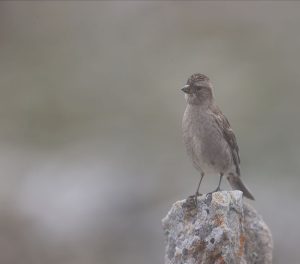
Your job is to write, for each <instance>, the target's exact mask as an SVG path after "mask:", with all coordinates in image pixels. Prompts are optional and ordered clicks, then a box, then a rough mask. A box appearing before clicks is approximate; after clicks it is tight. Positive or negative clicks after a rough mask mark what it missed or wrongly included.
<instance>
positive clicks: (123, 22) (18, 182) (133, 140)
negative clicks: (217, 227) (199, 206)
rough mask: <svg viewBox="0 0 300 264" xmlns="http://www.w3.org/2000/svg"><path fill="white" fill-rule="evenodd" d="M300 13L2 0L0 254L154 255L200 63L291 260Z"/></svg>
mask: <svg viewBox="0 0 300 264" xmlns="http://www.w3.org/2000/svg"><path fill="white" fill-rule="evenodd" d="M299 23H300V3H297V2H258V1H257V2H256V1H251V2H237V1H236V2H215V1H213V2H201V1H199V2H173V3H172V2H158V1H157V2H150V1H147V2H142V1H134V2H129V1H112V2H100V1H99V2H86V1H77V2H69V1H66V2H62V1H54V2H50V1H49V2H42V1H40V2H36V1H33V2H23V1H19V2H1V3H0V165H1V166H0V177H1V184H0V232H1V236H0V263H5V264H6V263H12V264H19V263H24V264H39V263H43V264H67V263H72V264H82V263H89V264H96V263H97V264H99V263H101V264H115V263H123V264H127V263H128V264H135V263H139V264H140V263H144V264H150V263H151V264H152V263H162V262H163V255H164V244H163V234H162V230H161V226H160V219H161V218H162V217H163V216H164V215H165V213H166V212H167V210H168V209H169V207H170V205H171V203H172V202H174V201H175V200H178V199H182V198H185V197H186V196H188V195H190V194H191V193H192V192H194V190H195V187H196V184H197V181H198V178H199V175H198V174H197V172H196V171H195V170H194V169H193V167H192V165H191V163H190V162H189V161H188V159H187V157H186V154H185V149H184V147H183V144H182V139H181V117H182V113H183V111H184V107H185V101H184V98H183V95H182V93H181V92H180V88H181V87H182V86H183V85H184V84H185V81H186V79H187V78H188V76H189V75H190V74H192V73H194V72H202V73H205V74H207V75H208V76H210V78H211V79H212V81H213V83H214V85H215V95H216V99H217V101H218V104H219V105H220V107H221V108H222V110H223V111H224V112H225V114H226V115H227V116H228V118H229V120H230V122H231V124H232V127H233V128H234V130H235V132H236V134H237V139H238V143H239V146H240V149H241V159H242V177H243V178H244V181H245V183H246V184H247V185H248V186H249V187H250V188H251V190H252V191H253V193H254V194H255V197H256V201H255V203H254V204H255V207H256V208H257V209H258V210H259V211H260V212H261V213H262V214H263V215H264V219H265V220H266V222H267V223H268V224H269V225H270V227H271V229H272V232H273V235H274V240H275V251H274V253H275V261H274V263H299V259H300V254H299V250H297V245H298V244H299V240H300V239H299V237H300V231H298V228H297V227H298V219H299V217H300V211H299V210H295V209H296V208H298V200H299V190H298V189H299V175H298V174H299V171H300V163H299V156H300V144H299V128H300V115H299V113H300V107H299V98H300V89H299V87H300V78H299V68H300V34H299ZM217 181H218V180H217V177H206V178H205V180H204V182H203V186H202V191H203V192H205V191H210V190H212V189H213V188H214V187H215V185H216V184H217ZM223 188H229V187H228V185H227V184H225V183H224V184H223ZM283 219H284V220H285V221H283ZM287 226H289V228H286V227H287Z"/></svg>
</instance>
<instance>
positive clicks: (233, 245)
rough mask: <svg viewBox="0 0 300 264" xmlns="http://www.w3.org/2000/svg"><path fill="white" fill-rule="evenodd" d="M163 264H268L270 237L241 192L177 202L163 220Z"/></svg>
mask: <svg viewBox="0 0 300 264" xmlns="http://www.w3.org/2000/svg"><path fill="white" fill-rule="evenodd" d="M162 223H163V229H164V232H165V239H166V253H165V264H183V263H184V264H185V263H186V264H196V263H197V264H199V263H201V264H221V263H222V264H225V263H226V264H227V263H228V264H254V263H255V264H270V263H272V248H273V243H272V236H271V232H270V230H269V228H268V227H267V225H266V224H265V223H264V221H263V219H262V217H261V216H260V215H259V214H258V213H257V212H256V211H255V209H253V207H251V206H250V205H248V204H247V203H245V202H243V198H242V192H240V191H222V192H216V193H213V194H207V195H204V196H202V197H198V200H197V203H196V202H195V200H194V199H193V198H188V199H186V200H182V201H178V202H176V203H174V204H173V206H172V208H171V210H170V211H169V212H168V214H167V216H166V217H165V218H164V219H163V220H162Z"/></svg>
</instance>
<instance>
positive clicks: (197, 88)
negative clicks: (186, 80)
mask: <svg viewBox="0 0 300 264" xmlns="http://www.w3.org/2000/svg"><path fill="white" fill-rule="evenodd" d="M194 87H195V88H196V90H201V89H202V88H203V86H202V85H200V84H195V85H194Z"/></svg>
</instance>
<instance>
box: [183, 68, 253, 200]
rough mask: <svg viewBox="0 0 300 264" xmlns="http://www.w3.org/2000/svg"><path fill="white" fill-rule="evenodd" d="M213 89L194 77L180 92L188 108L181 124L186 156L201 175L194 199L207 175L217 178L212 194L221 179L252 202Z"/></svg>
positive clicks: (199, 76)
mask: <svg viewBox="0 0 300 264" xmlns="http://www.w3.org/2000/svg"><path fill="white" fill-rule="evenodd" d="M212 89H213V87H212V84H211V82H210V80H209V78H208V77H207V76H205V75H204V74H200V73H196V74H193V75H192V76H191V77H190V78H189V79H188V81H187V84H186V85H185V86H184V87H183V88H182V91H183V92H184V93H185V98H186V101H187V107H186V109H185V112H184V116H183V120H182V130H183V139H184V143H185V146H186V149H187V154H188V156H189V157H190V159H191V160H192V162H193V165H194V167H195V168H196V169H197V170H198V171H200V173H201V179H200V181H199V184H198V187H197V191H196V194H195V196H196V197H197V196H198V195H199V188H200V184H201V181H202V179H203V177H204V175H205V174H206V173H214V174H218V175H220V179H219V184H218V187H217V189H216V190H215V191H214V192H217V191H219V190H220V185H221V181H222V177H223V175H226V176H227V179H228V181H229V183H230V185H231V187H232V189H234V190H241V191H242V192H243V193H244V196H245V197H247V198H249V199H252V200H254V197H253V195H252V194H251V193H250V191H249V190H248V189H247V187H246V186H245V185H244V183H243V182H242V180H241V177H240V157H239V147H238V145H237V142H236V138H235V135H234V133H233V130H232V129H231V127H230V124H229V122H228V120H227V118H226V117H225V116H224V115H223V113H222V112H221V110H220V109H219V107H218V106H217V105H216V104H215V100H214V96H213V91H212Z"/></svg>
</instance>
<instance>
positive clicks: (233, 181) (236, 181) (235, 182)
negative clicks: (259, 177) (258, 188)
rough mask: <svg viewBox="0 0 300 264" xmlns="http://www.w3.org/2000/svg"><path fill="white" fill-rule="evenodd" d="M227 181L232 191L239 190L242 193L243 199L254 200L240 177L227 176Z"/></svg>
mask: <svg viewBox="0 0 300 264" xmlns="http://www.w3.org/2000/svg"><path fill="white" fill-rule="evenodd" d="M227 180H228V182H229V184H230V186H231V188H232V189H233V190H240V191H242V192H243V194H244V196H245V197H247V198H248V199H251V200H255V199H254V196H253V195H252V194H251V192H250V191H249V190H248V188H247V187H246V185H245V184H244V183H243V182H242V179H241V177H240V176H237V175H233V174H229V175H228V176H227Z"/></svg>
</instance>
